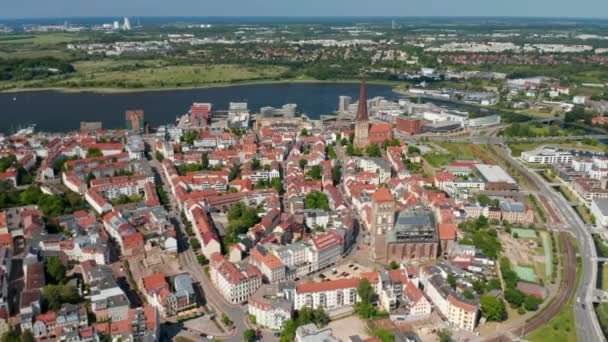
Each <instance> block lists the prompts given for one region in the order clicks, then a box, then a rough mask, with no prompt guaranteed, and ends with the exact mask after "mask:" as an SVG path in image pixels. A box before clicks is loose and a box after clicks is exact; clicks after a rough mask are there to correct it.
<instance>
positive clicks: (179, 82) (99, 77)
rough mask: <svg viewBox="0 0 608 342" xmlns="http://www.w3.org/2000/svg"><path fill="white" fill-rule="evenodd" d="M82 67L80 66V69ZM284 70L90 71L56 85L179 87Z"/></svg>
mask: <svg viewBox="0 0 608 342" xmlns="http://www.w3.org/2000/svg"><path fill="white" fill-rule="evenodd" d="M82 68H83V66H81V70H82ZM286 70H287V68H284V67H271V66H255V67H248V66H241V65H172V66H155V67H143V68H139V69H135V70H125V71H119V70H116V71H108V72H92V73H88V74H83V75H81V76H76V77H72V78H69V79H67V80H65V81H60V82H57V85H58V86H70V87H73V86H76V87H80V86H84V87H87V86H93V87H96V86H102V87H119V88H124V87H136V88H137V87H160V88H162V87H182V86H196V85H204V84H212V83H226V82H227V83H230V82H235V81H247V80H260V79H273V78H277V77H279V76H280V75H281V73H283V72H284V71H286Z"/></svg>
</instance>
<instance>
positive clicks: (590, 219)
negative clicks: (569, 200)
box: [576, 204, 595, 224]
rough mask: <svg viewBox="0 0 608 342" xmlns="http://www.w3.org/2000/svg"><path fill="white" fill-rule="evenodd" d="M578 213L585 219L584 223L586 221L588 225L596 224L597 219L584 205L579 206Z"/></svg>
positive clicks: (577, 207)
mask: <svg viewBox="0 0 608 342" xmlns="http://www.w3.org/2000/svg"><path fill="white" fill-rule="evenodd" d="M576 212H577V213H578V214H579V216H580V217H581V218H582V219H583V221H585V223H586V224H595V217H594V216H593V215H592V214H591V212H590V211H589V209H587V207H585V206H584V205H582V204H581V205H577V206H576Z"/></svg>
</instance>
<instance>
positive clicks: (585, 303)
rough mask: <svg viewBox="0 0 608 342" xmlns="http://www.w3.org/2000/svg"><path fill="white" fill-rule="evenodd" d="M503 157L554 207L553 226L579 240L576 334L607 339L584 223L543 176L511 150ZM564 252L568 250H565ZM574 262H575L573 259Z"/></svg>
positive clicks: (593, 251)
mask: <svg viewBox="0 0 608 342" xmlns="http://www.w3.org/2000/svg"><path fill="white" fill-rule="evenodd" d="M503 157H505V158H506V159H507V161H509V162H510V163H512V164H515V165H516V167H517V168H518V170H519V171H520V172H522V173H525V174H527V175H528V176H529V177H531V178H532V179H533V180H534V181H535V182H534V183H535V185H536V186H537V187H538V188H539V191H540V193H541V194H542V195H543V196H544V197H545V199H546V200H547V201H548V202H547V203H545V204H546V205H548V206H550V207H551V208H553V210H554V211H555V212H556V214H557V215H558V216H559V218H560V221H561V223H557V224H556V228H557V229H558V230H560V231H567V232H570V233H572V234H573V235H574V237H575V238H576V240H577V241H578V251H579V256H580V257H581V259H582V266H583V269H582V275H581V278H580V283H579V284H578V288H577V289H576V294H575V296H576V301H575V304H574V313H575V318H576V324H575V325H576V334H577V337H578V340H579V341H606V339H605V338H604V335H603V333H602V329H601V327H600V325H599V322H598V320H597V317H596V315H595V312H594V310H593V301H592V295H593V292H594V289H595V286H596V282H597V274H598V269H597V252H596V249H595V245H594V243H593V239H592V237H591V232H590V231H589V230H588V229H587V228H586V225H585V223H584V222H583V221H582V220H581V218H580V217H579V215H578V214H577V213H576V212H575V211H574V209H573V208H572V207H571V206H570V205H569V203H568V201H567V200H566V199H565V198H564V196H562V195H561V194H560V193H558V192H557V191H556V190H554V189H553V188H551V187H550V186H549V185H548V184H547V182H546V181H545V180H544V179H543V178H542V177H540V176H539V175H538V174H537V173H535V172H533V171H530V170H529V169H527V168H526V167H524V166H523V165H521V164H520V163H518V162H517V161H515V160H514V159H513V158H512V157H511V156H510V153H508V152H505V153H503ZM565 249H567V248H565ZM562 252H564V251H562ZM565 252H566V254H567V251H565ZM566 259H568V258H566ZM570 262H572V260H570ZM574 262H575V263H576V261H575V260H574ZM574 266H576V265H574ZM567 273H568V272H566V274H567ZM567 281H568V279H566V282H567ZM558 299H559V298H558ZM545 314H546V313H545ZM527 332H529V331H527Z"/></svg>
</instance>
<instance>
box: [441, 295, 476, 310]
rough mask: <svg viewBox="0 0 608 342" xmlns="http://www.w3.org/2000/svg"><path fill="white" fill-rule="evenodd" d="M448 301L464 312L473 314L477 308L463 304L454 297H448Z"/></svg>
mask: <svg viewBox="0 0 608 342" xmlns="http://www.w3.org/2000/svg"><path fill="white" fill-rule="evenodd" d="M448 301H449V302H450V303H452V305H454V306H456V307H459V308H461V309H462V310H464V311H469V312H475V311H477V306H476V305H473V304H469V303H465V302H463V301H460V300H458V299H457V298H456V297H454V296H452V295H448Z"/></svg>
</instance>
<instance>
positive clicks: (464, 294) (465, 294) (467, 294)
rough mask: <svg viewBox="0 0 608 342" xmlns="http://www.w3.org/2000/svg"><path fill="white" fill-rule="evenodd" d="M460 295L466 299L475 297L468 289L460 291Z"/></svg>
mask: <svg viewBox="0 0 608 342" xmlns="http://www.w3.org/2000/svg"><path fill="white" fill-rule="evenodd" d="M462 296H463V297H464V298H466V299H475V295H474V294H473V291H471V290H469V289H466V290H464V291H462Z"/></svg>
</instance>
